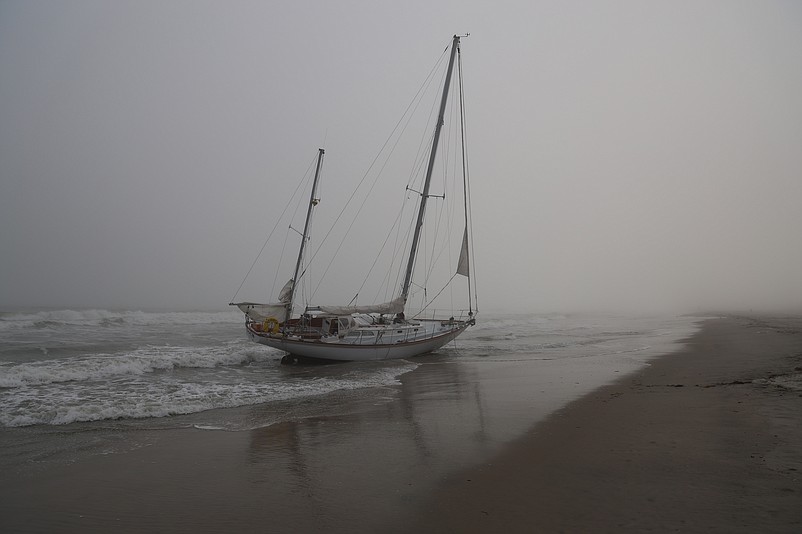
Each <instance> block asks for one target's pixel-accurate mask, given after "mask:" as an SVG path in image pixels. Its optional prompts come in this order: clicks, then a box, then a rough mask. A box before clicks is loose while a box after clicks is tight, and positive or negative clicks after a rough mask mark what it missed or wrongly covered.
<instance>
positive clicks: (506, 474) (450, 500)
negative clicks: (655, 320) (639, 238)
mask: <svg viewBox="0 0 802 534" xmlns="http://www.w3.org/2000/svg"><path fill="white" fill-rule="evenodd" d="M783 380H785V381H786V385H788V381H792V382H793V385H794V387H785V386H783V385H782V384H783ZM801 380H802V319H800V318H799V317H782V318H772V317H753V318H748V317H727V318H720V319H712V320H707V321H706V322H705V323H704V325H703V326H702V329H701V330H700V331H699V332H698V333H697V334H695V335H693V336H692V337H691V338H690V339H688V340H687V341H686V346H685V348H684V349H682V350H680V351H678V352H676V353H672V354H668V355H665V356H663V357H661V358H659V359H657V360H655V361H653V362H652V363H651V364H650V365H649V366H648V367H646V368H645V369H643V370H641V371H639V372H636V373H634V374H632V375H629V376H627V377H624V378H622V379H621V380H620V381H618V382H617V383H615V384H612V385H609V386H604V387H602V388H599V389H598V390H596V391H594V392H593V393H591V394H589V395H586V396H584V397H582V398H581V399H579V400H577V401H575V402H573V403H571V404H569V405H568V406H566V407H565V408H563V409H562V410H559V411H558V412H556V413H555V414H553V415H552V416H550V417H549V418H548V419H546V420H545V421H543V422H541V423H539V424H537V425H535V426H534V428H532V429H531V430H530V431H529V432H528V433H527V434H526V435H525V436H523V437H522V438H521V439H519V440H517V441H516V442H515V443H513V444H511V445H510V446H509V447H507V448H506V450H505V451H504V452H503V453H502V454H500V455H498V456H496V457H494V458H493V459H491V460H490V461H488V462H487V463H485V464H483V465H480V466H476V467H473V468H471V469H468V470H465V471H462V472H460V473H457V474H455V475H453V476H450V477H448V479H447V480H445V481H444V482H443V483H442V484H441V485H440V487H439V488H438V491H437V492H436V494H435V495H434V497H433V498H432V499H431V500H430V501H429V502H428V503H427V507H426V509H425V510H423V511H422V512H421V514H420V515H419V516H418V518H417V520H416V521H415V523H414V524H413V525H411V526H410V528H405V529H403V530H404V531H407V532H415V531H427V532H644V531H656V532H674V531H682V532H702V531H704V532H728V533H732V532H744V533H746V532H789V533H790V532H799V531H800V530H802V451H800V449H799V444H800V443H802V425H800V424H799V422H800V421H802V390H800V389H796V388H798V387H799V385H800V383H802V382H800V381H801Z"/></svg>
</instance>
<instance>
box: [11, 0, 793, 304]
mask: <svg viewBox="0 0 802 534" xmlns="http://www.w3.org/2000/svg"><path fill="white" fill-rule="evenodd" d="M465 32H470V34H471V35H470V37H468V38H466V39H464V40H463V45H462V49H463V56H464V65H465V86H466V87H465V91H466V99H467V114H468V127H469V143H470V161H471V176H472V183H473V186H472V187H473V198H474V230H475V245H476V250H475V251H474V255H475V258H476V262H477V265H476V277H477V283H478V290H479V298H480V302H479V304H480V310H481V309H487V310H504V309H525V310H533V311H541V312H552V311H556V312H570V311H584V310H610V311H616V310H624V311H629V310H645V311H660V310H671V311H695V310H707V309H713V308H716V309H723V308H726V309H750V308H751V309H780V308H782V309H790V308H795V309H802V235H801V234H802V207H800V203H802V4H800V3H799V2H795V1H788V2H778V1H760V2H757V1H743V2H738V1H720V2H717V1H712V0H711V1H704V2H698V1H664V2H641V1H636V0H633V1H609V2H579V1H577V2H570V1H569V2H563V1H560V2H557V1H543V2H539V1H521V2H480V1H475V2H472V1H454V2H429V1H425V2H418V1H414V2H368V1H365V2H357V1H354V2H324V1H314V2H310V1H300V2H256V1H255V2H245V1H234V2H199V1H191V2H190V1H184V2H179V1H168V2H156V1H153V2H141V1H130V2H129V1H120V2H105V1H98V2H90V1H67V2H22V1H4V2H2V3H0V229H1V230H0V309H3V310H9V309H14V308H15V307H32V306H53V307H102V308H168V309H199V308H203V309H210V308H211V309H215V308H221V307H224V306H225V305H226V303H227V302H228V301H229V299H230V298H231V297H232V294H233V293H234V291H235V290H236V289H237V287H238V285H239V283H240V281H241V280H242V277H243V276H244V275H245V273H246V271H247V270H248V268H249V266H250V264H251V262H252V261H253V258H254V256H255V254H256V253H257V252H258V250H259V247H260V246H261V244H262V243H263V241H264V238H265V237H266V232H268V231H269V229H270V227H271V226H272V223H273V215H274V214H275V213H276V211H277V210H281V209H283V206H284V204H283V203H282V202H285V199H286V197H287V196H288V195H289V193H290V192H291V191H292V189H293V188H294V187H295V183H294V180H295V179H296V178H298V177H300V176H301V175H302V174H303V172H304V170H305V168H306V166H307V164H308V163H309V160H310V158H312V157H313V156H314V154H315V153H316V150H317V148H318V147H319V146H325V148H326V151H327V156H326V157H327V159H326V163H325V165H326V183H325V185H324V201H326V199H329V200H331V201H332V202H333V203H337V202H341V200H342V198H341V196H339V194H340V192H339V189H340V187H339V186H338V184H341V183H351V182H352V181H353V179H354V178H355V177H359V176H362V174H363V173H364V172H365V169H366V168H367V167H368V165H369V164H370V161H371V158H372V157H373V156H374V155H375V153H376V151H377V150H378V148H379V145H380V143H381V141H380V140H383V139H384V138H386V136H387V135H388V133H389V131H390V130H391V129H392V127H393V126H394V125H395V122H396V121H397V120H398V117H399V116H400V114H401V112H402V111H403V109H404V107H405V106H406V104H407V103H408V102H409V100H410V98H411V97H412V95H413V94H414V93H415V91H416V90H417V88H418V86H419V84H420V81H421V80H422V79H423V77H425V75H426V74H427V72H428V71H429V69H430V68H431V66H432V65H433V64H434V61H435V60H436V59H437V57H438V55H439V54H440V53H441V52H442V50H443V48H444V47H445V46H446V45H447V44H448V42H449V39H450V37H451V35H452V34H454V33H465ZM404 179H405V177H402V179H401V182H402V183H403V180H404ZM349 181H350V182H349ZM325 195H328V197H326V196H325ZM289 274H290V273H287V276H283V275H282V278H287V277H288V276H289ZM264 276H265V277H266V278H268V279H271V280H272V277H273V273H265V274H264ZM259 283H261V282H260V281H259V280H257V284H259ZM252 287H255V286H252ZM258 297H260V295H249V294H242V293H240V295H239V298H240V299H243V300H247V299H251V298H258Z"/></svg>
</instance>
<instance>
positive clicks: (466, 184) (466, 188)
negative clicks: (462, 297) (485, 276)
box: [457, 48, 479, 312]
mask: <svg viewBox="0 0 802 534" xmlns="http://www.w3.org/2000/svg"><path fill="white" fill-rule="evenodd" d="M457 73H458V75H459V101H460V111H461V113H460V124H461V130H462V180H463V187H462V191H463V197H464V200H465V231H466V232H468V233H469V234H470V242H471V246H470V248H469V250H468V276H467V277H466V278H467V279H468V311H470V312H473V306H471V300H470V299H471V281H473V291H474V295H473V303H474V304H476V308H477V310H478V309H479V300H478V291H477V289H476V276H475V274H474V273H475V272H476V263H475V260H474V259H473V258H474V254H473V251H474V250H475V249H474V245H473V213H472V212H471V211H470V210H469V209H468V207H469V206H471V205H472V204H471V180H470V168H469V166H468V148H467V145H468V132H467V126H466V118H465V117H466V112H465V85H464V84H463V83H462V51H461V49H460V48H457Z"/></svg>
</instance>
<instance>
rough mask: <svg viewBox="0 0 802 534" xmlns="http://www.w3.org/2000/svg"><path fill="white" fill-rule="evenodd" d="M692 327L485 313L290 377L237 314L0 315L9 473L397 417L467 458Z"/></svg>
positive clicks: (0, 409)
mask: <svg viewBox="0 0 802 534" xmlns="http://www.w3.org/2000/svg"><path fill="white" fill-rule="evenodd" d="M697 327H698V319H694V318H688V317H625V316H592V315H568V316H565V315H536V314H508V315H503V314H480V315H479V316H478V320H477V325H476V326H474V327H472V328H470V329H469V330H468V331H467V332H466V333H464V334H463V335H462V336H461V337H460V338H458V339H457V340H456V342H455V343H453V344H451V345H449V346H447V347H444V348H443V349H441V350H440V351H438V352H437V353H435V354H431V355H426V356H421V357H417V358H411V359H408V360H395V361H387V362H363V363H359V362H353V363H338V364H330V365H282V364H281V363H280V360H281V357H282V356H283V353H281V352H280V351H277V350H274V349H270V348H268V347H264V346H261V345H257V344H254V343H252V342H250V341H248V340H247V338H246V336H245V332H244V325H243V319H242V316H241V314H240V313H239V312H238V311H236V310H227V311H223V312H206V313H201V312H161V313H153V312H142V311H107V310H49V311H36V312H21V313H3V314H2V315H0V340H1V341H0V440H2V441H3V442H4V446H5V452H4V453H3V455H0V456H2V458H0V463H2V464H4V465H11V464H19V463H20V462H30V461H38V459H41V458H44V457H56V456H59V455H61V456H62V457H63V458H66V460H64V461H73V460H74V458H75V457H76V456H75V454H77V452H76V451H80V450H89V449H91V450H92V451H93V452H92V453H91V454H99V453H100V454H106V453H108V452H110V451H111V452H120V451H124V450H128V449H131V448H136V447H137V446H138V445H137V443H140V442H139V441H138V440H137V438H136V436H137V435H138V434H137V431H142V430H144V431H148V432H150V431H158V430H163V429H176V428H178V429H181V428H195V429H201V430H208V431H235V432H236V431H250V430H255V429H260V428H267V427H271V426H272V425H275V424H277V423H287V422H291V423H296V422H298V421H303V420H309V419H312V418H323V417H330V416H348V415H349V414H353V413H355V412H358V411H360V410H366V409H368V408H370V409H373V408H374V407H376V406H385V408H383V409H384V410H385V411H387V413H389V412H390V411H392V410H394V409H395V407H397V406H399V405H403V407H402V408H403V410H406V411H405V412H404V414H402V415H403V417H402V422H404V421H405V422H404V424H406V422H410V421H409V420H411V419H415V421H411V424H412V426H411V427H410V428H413V427H414V428H413V430H412V431H411V432H412V433H411V434H410V440H413V441H414V440H416V439H419V438H420V437H421V436H422V435H424V434H428V435H430V440H431V442H432V444H439V445H444V446H448V447H450V451H451V452H450V454H452V456H454V455H458V454H459V453H460V450H462V449H465V451H464V452H465V455H466V456H467V455H470V454H473V453H475V452H476V451H475V450H468V449H467V448H466V447H469V445H468V444H469V443H470V442H471V439H472V438H471V436H473V435H475V434H476V432H479V433H481V434H482V435H483V436H485V438H486V442H487V440H490V441H492V442H494V443H502V442H504V441H506V440H509V439H513V438H514V437H515V436H516V435H519V434H520V433H521V432H522V431H524V430H525V429H526V428H527V427H528V426H530V425H531V424H532V422H533V421H534V420H537V419H538V418H541V417H543V416H545V415H547V414H548V413H551V412H553V411H554V410H557V409H559V408H560V407H561V406H564V405H565V404H566V403H568V402H570V401H571V400H572V399H574V398H577V397H578V396H580V395H582V394H584V393H587V392H589V391H591V390H592V389H594V388H597V387H599V386H600V385H603V384H605V383H609V382H610V381H612V380H615V379H617V378H619V377H621V376H622V375H623V374H626V373H628V372H631V371H634V370H636V369H638V368H640V367H642V366H643V365H646V364H647V362H648V361H649V359H651V358H654V357H655V356H657V355H660V354H664V353H666V352H670V351H672V350H675V349H677V348H678V347H679V343H680V342H681V340H683V339H684V338H687V337H688V336H689V335H691V334H692V333H693V332H694V331H695V330H696V328H697ZM410 406H413V407H414V409H413V408H410ZM366 407H367V408H366ZM403 410H402V411H403ZM413 412H414V414H413V415H409V414H411V413H413ZM423 414H425V415H423ZM381 417H384V416H383V415H382V416H381ZM404 418H406V419H404ZM380 422H381V421H380ZM480 427H481V428H480ZM444 428H449V431H448V432H444V431H443V429H444ZM426 429H428V430H426ZM390 432H392V430H390ZM140 444H141V443H140ZM482 446H483V447H484V446H486V443H484V444H483V445H482ZM64 455H66V456H64Z"/></svg>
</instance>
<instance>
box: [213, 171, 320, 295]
mask: <svg viewBox="0 0 802 534" xmlns="http://www.w3.org/2000/svg"><path fill="white" fill-rule="evenodd" d="M315 159H316V157H315V158H313V159H312V162H311V163H310V164H309V167H307V169H306V172H305V173H304V178H302V179H301V180H299V181H298V185H297V186H295V191H293V192H292V196H290V201H289V202H288V203H287V205H286V206H284V210H282V212H281V215H279V216H278V219H276V224H274V225H273V229H272V230H270V233H269V234H268V236H267V239H265V242H264V243H262V248H260V249H259V252H258V253H257V254H256V257H255V258H254V259H253V263H251V266H250V268H249V269H248V272H247V273H245V277H244V278H243V279H242V282H240V284H239V287H237V290H236V291H235V292H234V296H232V297H231V299H230V301H229V302H232V303H233V302H234V299H236V298H237V295H238V294H239V292H240V290H241V289H242V286H243V285H245V281H246V280H247V279H248V277H249V276H250V274H251V271H253V268H254V266H256V262H257V261H259V258H260V257H261V256H262V252H264V250H265V247H266V246H267V244H268V242H270V238H271V237H273V233H274V232H275V231H276V228H278V225H279V223H280V222H281V220H282V219H283V218H284V214H285V213H286V212H287V209H288V208H289V207H290V205H291V204H292V199H293V198H295V195H297V194H298V190H299V189H300V188H301V186H302V185H303V184H304V182H306V181H307V176H308V175H309V170H310V169H311V168H312V166H313V165H314V164H315ZM296 211H297V207H296ZM285 243H286V238H285ZM273 285H274V286H275V280H274V281H273ZM270 293H271V295H272V293H273V289H272V288H271V290H270Z"/></svg>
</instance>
